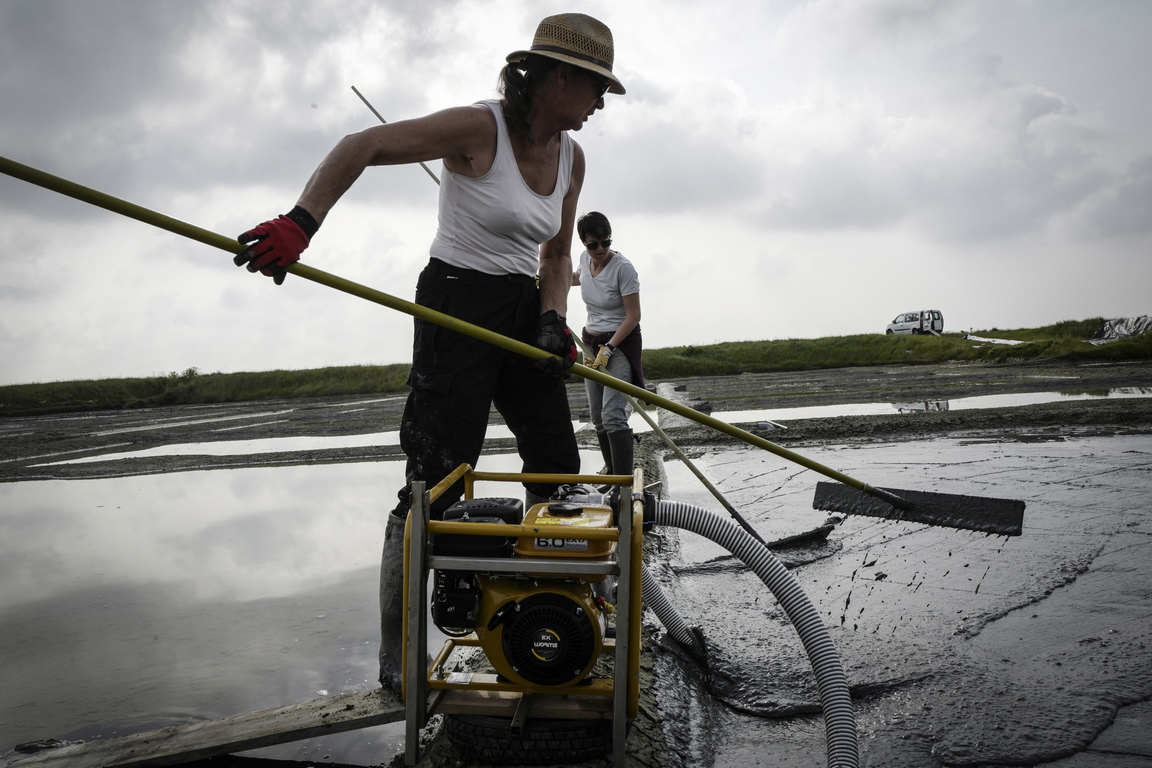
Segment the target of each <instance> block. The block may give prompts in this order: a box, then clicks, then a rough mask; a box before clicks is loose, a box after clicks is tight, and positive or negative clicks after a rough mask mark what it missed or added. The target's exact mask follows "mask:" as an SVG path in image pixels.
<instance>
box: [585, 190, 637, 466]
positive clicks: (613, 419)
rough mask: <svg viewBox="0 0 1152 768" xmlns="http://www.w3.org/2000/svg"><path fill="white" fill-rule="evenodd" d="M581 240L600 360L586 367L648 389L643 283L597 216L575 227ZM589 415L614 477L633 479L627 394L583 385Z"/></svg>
mask: <svg viewBox="0 0 1152 768" xmlns="http://www.w3.org/2000/svg"><path fill="white" fill-rule="evenodd" d="M576 234H577V236H578V237H579V238H580V241H581V242H582V243H583V244H584V249H585V250H584V252H583V253H581V254H580V262H579V268H578V269H577V271H576V273H575V274H574V275H573V278H572V281H573V284H574V285H578V286H580V296H581V298H583V299H584V304H585V306H586V307H587V309H588V318H587V321H586V323H585V326H584V330H583V332H582V333H581V336H582V337H583V339H584V343H585V344H587V345H588V346H589V347H590V348H591V349H592V351H593V353H594V354H595V358H592V359H586V360H585V361H584V364H585V365H587V366H588V367H590V368H595V369H597V370H601V371H605V372H607V373H608V374H610V375H612V376H614V377H616V378H617V379H620V380H621V381H625V382H628V383H630V384H634V385H636V386H638V387H641V388H643V387H644V370H643V367H642V360H641V358H642V351H643V343H642V341H641V337H640V278H639V276H638V275H637V274H636V268H635V267H634V266H632V262H630V261H629V260H628V259H626V258H625V257H624V254H622V253H620V252H619V251H614V250H612V247H611V246H612V225H611V224H610V223H609V221H608V217H607V216H605V215H604V214H602V213H600V212H598V211H593V212H591V213H586V214H584V215H583V216H581V217H580V218H579V219H578V220H577V221H576ZM584 388H585V391H586V392H587V394H588V410H589V411H590V412H591V419H592V425H593V426H594V427H595V428H596V439H597V440H598V442H599V443H600V452H601V453H602V454H603V456H604V464H605V466H606V467H607V470H608V472H609V473H610V474H614V475H631V474H632V455H633V442H632V429H631V428H630V427H629V426H628V417H629V416H630V415H631V413H632V408H631V406H630V405H629V403H628V399H627V398H626V397H625V396H624V394H623V393H622V392H618V391H616V390H614V389H611V388H609V387H605V386H604V385H603V384H599V383H597V382H595V381H592V380H590V379H586V380H585V381H584Z"/></svg>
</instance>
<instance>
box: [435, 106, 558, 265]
mask: <svg viewBox="0 0 1152 768" xmlns="http://www.w3.org/2000/svg"><path fill="white" fill-rule="evenodd" d="M479 103H480V104H484V105H485V106H487V107H488V108H489V109H490V110H492V114H494V115H495V116H496V157H495V159H494V160H493V161H492V167H491V168H490V169H489V171H488V173H486V174H484V175H483V176H481V177H480V178H478V179H472V178H469V177H467V176H461V175H459V174H456V173H452V172H451V171H449V170H448V169H447V168H444V170H443V172H442V173H441V174H440V215H439V221H438V225H437V228H436V239H435V240H433V241H432V248H431V249H430V253H431V255H432V256H433V257H435V258H437V259H440V260H441V261H444V262H447V263H448V264H451V265H453V266H456V267H461V268H463V269H473V270H476V271H477V272H484V273H487V274H490V275H534V274H536V271H537V269H538V268H539V265H540V244H541V243H544V242H546V241H548V240H551V239H552V237H554V236H555V235H556V233H557V232H559V231H560V219H561V208H562V206H563V204H564V196H565V195H567V194H568V187H569V185H570V183H571V181H572V155H573V151H572V138H571V137H570V136H569V135H568V133H567V132H564V133H561V134H560V164H559V168H558V170H557V173H556V188H555V189H554V190H553V191H552V194H551V195H548V196H544V195H538V194H536V193H535V192H533V191H532V188H531V187H529V186H528V184H527V183H525V181H524V178H523V177H522V176H521V175H520V167H519V166H518V165H516V156H515V154H513V152H512V142H511V141H510V140H509V138H508V126H507V125H506V124H505V122H504V112H503V110H502V109H501V108H500V102H499V101H496V100H491V101H482V102H479Z"/></svg>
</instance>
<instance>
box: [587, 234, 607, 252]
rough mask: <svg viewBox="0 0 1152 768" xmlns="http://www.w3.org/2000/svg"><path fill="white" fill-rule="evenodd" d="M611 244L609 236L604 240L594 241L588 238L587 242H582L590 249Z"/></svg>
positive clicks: (593, 249)
mask: <svg viewBox="0 0 1152 768" xmlns="http://www.w3.org/2000/svg"><path fill="white" fill-rule="evenodd" d="M611 245H612V238H610V237H609V238H606V239H604V240H601V241H600V242H596V241H595V240H589V241H588V242H586V243H584V247H585V248H587V249H588V250H590V251H595V250H599V248H600V246H604V247H605V248H608V247H610V246H611Z"/></svg>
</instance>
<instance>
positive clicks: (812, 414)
mask: <svg viewBox="0 0 1152 768" xmlns="http://www.w3.org/2000/svg"><path fill="white" fill-rule="evenodd" d="M1127 397H1152V388H1147V387H1125V388H1123V389H1109V390H1100V391H1099V392H1028V393H1022V394H1017V395H979V396H976V397H960V398H956V399H955V400H927V401H923V402H913V403H854V404H849V405H819V406H811V407H803V408H761V409H756V410H751V411H715V412H713V413H712V415H713V416H714V417H716V418H717V419H719V420H720V421H723V422H725V423H727V424H743V423H747V422H752V421H768V420H771V421H783V422H787V421H797V420H801V419H817V418H835V417H837V416H883V415H887V414H890V413H892V412H893V411H898V412H900V413H911V412H915V411H963V410H970V409H976V408H1012V407H1020V406H1026V405H1041V404H1043V403H1057V402H1063V401H1066V400H1090V399H1099V398H1127Z"/></svg>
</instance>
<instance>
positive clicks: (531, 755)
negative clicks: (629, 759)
mask: <svg viewBox="0 0 1152 768" xmlns="http://www.w3.org/2000/svg"><path fill="white" fill-rule="evenodd" d="M509 724H510V721H509V720H508V719H507V718H502V717H488V716H484V715H448V716H447V717H446V718H445V723H444V730H445V732H446V733H447V734H448V740H449V741H450V742H452V745H453V746H454V747H456V751H457V752H459V753H460V755H461V756H463V757H465V758H468V759H470V760H475V761H476V762H479V763H486V764H489V765H559V764H561V763H578V762H580V761H582V760H595V759H597V758H602V757H604V756H605V755H607V754H608V753H609V752H610V751H611V749H612V721H611V720H531V719H530V720H528V722H526V723H525V724H524V728H523V729H522V731H521V733H520V734H519V735H517V734H513V733H512V731H511V730H510V729H509Z"/></svg>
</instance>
